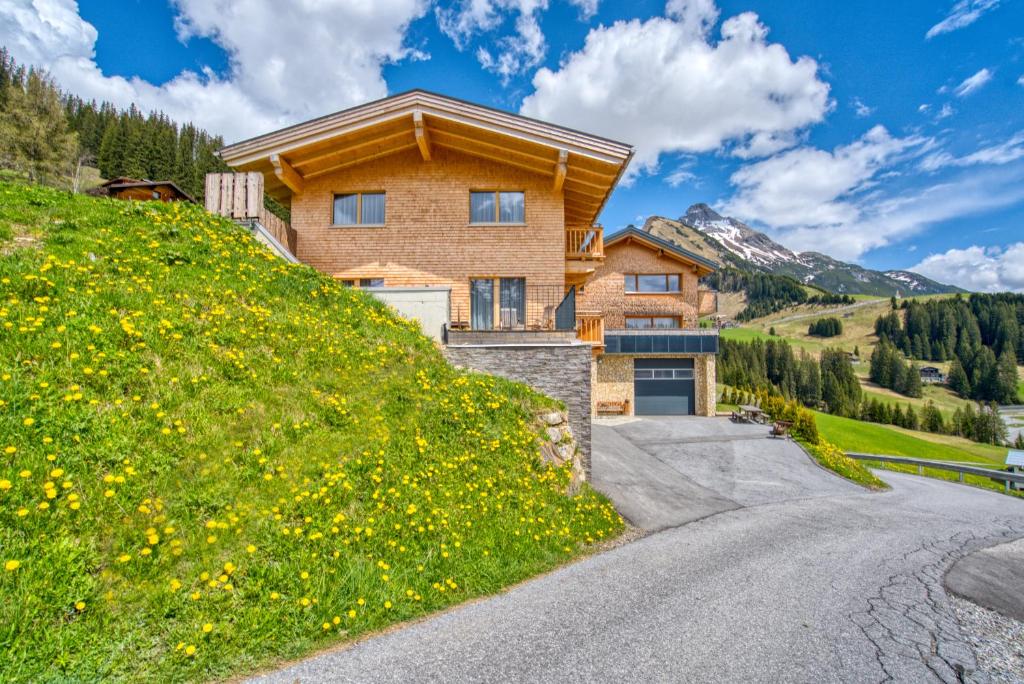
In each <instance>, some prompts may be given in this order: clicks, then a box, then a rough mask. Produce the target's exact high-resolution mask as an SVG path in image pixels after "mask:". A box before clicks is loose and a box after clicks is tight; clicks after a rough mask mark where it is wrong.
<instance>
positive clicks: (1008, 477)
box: [846, 451, 1024, 491]
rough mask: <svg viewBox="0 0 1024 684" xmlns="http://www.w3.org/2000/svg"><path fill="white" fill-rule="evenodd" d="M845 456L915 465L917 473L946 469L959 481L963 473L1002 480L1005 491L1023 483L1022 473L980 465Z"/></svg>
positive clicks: (962, 479) (873, 455) (884, 456)
mask: <svg viewBox="0 0 1024 684" xmlns="http://www.w3.org/2000/svg"><path fill="white" fill-rule="evenodd" d="M846 455H847V456H849V457H850V458H855V459H857V460H859V461H880V462H882V463H902V464H904V465H913V466H917V474H918V475H922V474H924V469H925V468H932V469H933V470H948V471H951V472H954V473H958V474H959V476H960V477H959V481H960V482H963V481H964V475H978V476H979V477H987V478H989V479H990V480H995V481H997V482H1002V483H1003V487H1004V488H1005V489H1006V491H1010V489H1011V486H1010V483H1014V484H1017V485H1024V473H1011V472H1007V471H1005V470H995V469H990V468H985V467H981V466H969V465H959V464H953V463H947V462H943V461H927V460H925V459H922V458H910V457H908V456H888V455H885V454H862V453H856V452H852V451H851V452H847V453H846ZM1015 489H1024V486H1018V487H1015Z"/></svg>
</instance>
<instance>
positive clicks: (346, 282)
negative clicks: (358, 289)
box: [341, 280, 356, 287]
mask: <svg viewBox="0 0 1024 684" xmlns="http://www.w3.org/2000/svg"><path fill="white" fill-rule="evenodd" d="M341 284H342V285H344V286H345V287H355V284H356V281H354V280H342V281H341Z"/></svg>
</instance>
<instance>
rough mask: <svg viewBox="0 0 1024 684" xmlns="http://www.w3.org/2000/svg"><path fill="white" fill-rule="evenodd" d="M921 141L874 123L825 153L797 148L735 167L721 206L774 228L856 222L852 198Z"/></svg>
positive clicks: (855, 207) (810, 148) (857, 215)
mask: <svg viewBox="0 0 1024 684" xmlns="http://www.w3.org/2000/svg"><path fill="white" fill-rule="evenodd" d="M926 142H927V139H925V138H922V137H918V136H910V137H906V138H896V137H893V136H892V135H890V134H889V132H888V131H887V130H886V129H885V128H884V127H882V126H875V127H874V128H872V129H871V130H869V131H868V132H867V133H865V134H864V136H863V137H861V138H860V139H859V140H856V141H854V142H852V143H850V144H848V145H841V146H839V147H837V148H835V149H834V150H833V151H831V152H829V151H827V150H821V149H818V148H815V147H800V148H797V149H793V150H789V151H787V152H783V153H782V154H778V155H776V156H774V157H771V158H769V159H765V160H763V161H760V162H757V163H754V164H749V165H747V166H744V167H742V168H740V169H739V170H738V171H736V172H735V173H734V174H733V175H732V177H731V178H730V181H731V182H732V184H733V185H734V186H735V187H736V193H735V195H734V196H733V197H732V199H731V200H729V203H728V206H727V207H726V209H727V210H728V211H729V212H730V213H735V214H738V215H740V216H745V217H755V218H756V219H757V220H759V221H761V222H764V223H766V224H768V225H770V226H773V227H775V228H794V227H803V226H837V225H842V224H848V223H851V222H853V221H856V220H857V218H858V217H859V213H860V212H859V210H858V208H857V204H856V202H855V201H854V199H853V198H854V196H855V195H857V194H858V193H862V192H864V191H865V190H867V189H869V188H870V187H872V185H873V183H874V181H875V180H876V178H877V176H878V175H879V173H880V172H881V171H883V170H884V169H886V168H887V166H888V165H889V164H890V163H891V162H892V161H893V160H894V159H895V158H897V157H899V156H901V155H903V154H904V153H905V152H907V151H909V150H912V149H915V148H921V147H922V146H923V145H924V144H925V143H926Z"/></svg>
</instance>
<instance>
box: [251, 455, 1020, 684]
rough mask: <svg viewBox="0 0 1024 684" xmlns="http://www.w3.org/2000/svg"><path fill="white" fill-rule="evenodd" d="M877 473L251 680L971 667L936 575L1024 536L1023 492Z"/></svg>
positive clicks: (726, 676)
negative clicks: (848, 488) (872, 486)
mask: <svg viewBox="0 0 1024 684" xmlns="http://www.w3.org/2000/svg"><path fill="white" fill-rule="evenodd" d="M885 478H886V480H887V481H889V482H890V484H891V485H892V490H891V491H888V492H885V493H869V492H865V491H852V492H849V493H841V494H833V495H829V496H820V497H811V498H796V499H790V500H783V501H775V502H771V503H765V504H759V505H751V506H747V507H742V508H736V509H733V510H726V511H723V512H720V513H716V514H713V515H711V516H710V517H706V518H703V519H700V520H697V521H695V522H691V523H689V524H686V525H683V526H680V527H675V528H668V529H665V530H663V531H661V532H659V533H656V534H652V535H651V536H648V537H646V538H643V539H641V540H639V541H636V542H634V543H631V544H627V545H624V546H621V547H618V548H616V549H613V550H611V551H608V552H606V553H602V554H599V555H596V556H593V557H590V558H587V559H585V560H583V561H580V562H578V563H575V564H572V565H569V566H567V567H564V568H562V569H560V570H558V571H556V572H554V573H551V574H548V575H546V576H543V577H540V578H538V579H536V580H533V581H530V582H527V583H524V584H522V585H520V586H518V587H516V588H514V589H512V590H511V591H509V592H507V593H505V594H501V595H498V596H495V597H493V598H490V599H487V600H484V601H480V602H476V603H473V604H470V605H466V606H464V607H461V608H457V609H455V610H452V611H450V612H447V613H444V614H442V615H438V616H436V617H434V618H431V619H428V620H425V621H423V622H420V623H417V624H414V625H411V626H409V627H408V628H405V629H401V630H398V631H395V632H392V633H389V634H385V635H383V636H380V637H377V638H373V639H370V640H367V641H364V642H361V643H358V644H356V645H354V646H351V647H348V648H344V649H341V650H337V651H333V652H329V653H325V654H322V655H320V656H317V657H314V658H311V659H309V660H306V661H303V662H301V663H298V664H295V665H293V666H290V667H288V668H285V669H283V670H280V671H278V672H274V673H270V674H268V675H265V676H263V677H262V678H260V679H259V681H263V682H295V681H303V682H312V681H317V682H441V681H444V682H497V681H502V682H506V681H516V682H582V681H643V682H649V681H654V682H659V681H664V682H669V681H671V682H678V681H708V682H718V681H757V682H778V681H787V682H822V681H851V682H852V681H855V682H882V681H913V682H928V681H946V682H956V681H958V679H960V677H965V678H966V679H967V680H973V681H985V679H986V678H985V676H984V675H983V674H982V673H978V672H975V668H976V663H975V660H974V655H973V653H972V651H971V649H970V647H969V646H968V645H967V642H966V640H965V638H964V636H963V634H961V632H960V627H959V624H958V623H957V621H956V618H955V616H954V614H953V611H952V608H951V606H950V604H949V600H948V598H947V596H946V593H945V590H944V589H943V586H942V577H943V574H944V572H945V570H946V569H947V568H948V567H949V566H950V565H952V563H953V562H955V561H956V560H957V559H959V558H960V557H962V556H963V555H965V554H967V553H970V552H972V551H975V550H977V549H979V548H983V547H986V546H989V545H992V544H996V543H1001V542H1005V541H1008V540H1011V539H1016V538H1019V537H1024V501H1020V500H1015V499H1011V498H1009V497H1006V496H1002V495H1000V494H997V493H993V492H988V491H982V490H979V489H974V488H971V487H966V486H962V485H956V484H951V483H946V482H940V481H937V480H929V479H924V478H917V477H914V476H910V475H899V474H895V473H885ZM958 674H959V675H960V676H959V677H958Z"/></svg>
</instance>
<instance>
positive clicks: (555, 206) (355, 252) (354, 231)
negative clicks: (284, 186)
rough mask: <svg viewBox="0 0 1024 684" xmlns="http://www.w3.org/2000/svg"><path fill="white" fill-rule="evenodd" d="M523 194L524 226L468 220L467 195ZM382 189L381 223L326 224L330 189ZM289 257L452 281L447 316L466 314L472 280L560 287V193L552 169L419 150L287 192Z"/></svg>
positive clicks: (328, 269) (411, 282)
mask: <svg viewBox="0 0 1024 684" xmlns="http://www.w3.org/2000/svg"><path fill="white" fill-rule="evenodd" d="M477 189H500V190H517V191H518V190H521V191H524V192H525V193H526V225H525V226H523V225H470V223H469V193H470V191H471V190H477ZM367 191H375V192H380V191H383V192H384V193H385V195H386V200H385V202H386V204H385V225H384V226H383V227H361V226H345V227H333V226H332V221H333V201H334V195H335V194H340V193H349V192H367ZM291 212H292V223H291V224H292V228H293V229H294V230H295V231H296V234H297V240H296V245H297V253H296V256H297V257H298V258H299V260H300V261H302V262H303V263H306V264H309V265H311V266H313V267H315V268H317V269H319V270H321V271H323V272H325V273H328V274H330V275H333V276H335V277H337V278H340V279H345V280H356V281H358V280H359V279H360V278H384V284H385V286H397V287H410V286H418V285H419V286H422V285H445V286H450V287H451V288H452V318H453V319H454V320H469V280H470V278H471V277H525V278H526V282H527V285H528V286H534V285H557V286H560V287H564V284H565V231H564V228H565V224H564V214H563V204H562V196H561V194H560V193H557V192H555V191H553V190H552V182H551V176H545V175H541V174H536V173H531V172H528V171H523V170H520V169H516V168H514V167H511V166H508V165H506V164H501V163H498V162H494V161H489V160H485V159H481V158H477V157H472V156H468V155H463V154H460V153H457V152H453V151H451V150H446V149H444V148H440V147H437V148H435V149H434V150H433V153H432V159H431V160H430V161H424V160H423V157H422V155H421V153H420V150H419V148H413V149H409V150H406V151H404V152H398V153H395V154H392V155H389V156H387V157H382V158H380V159H375V160H372V161H368V162H365V163H363V164H359V165H357V166H352V167H347V168H345V169H342V170H341V171H338V172H335V173H331V174H325V175H323V176H318V177H315V178H309V179H307V180H306V181H305V186H304V188H303V192H302V193H300V194H296V195H295V196H294V197H293V199H292V207H291Z"/></svg>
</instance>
